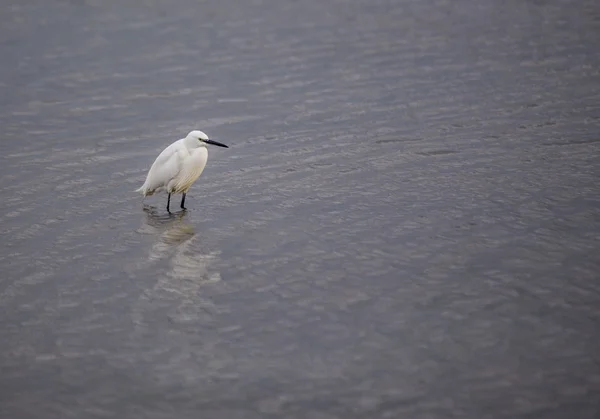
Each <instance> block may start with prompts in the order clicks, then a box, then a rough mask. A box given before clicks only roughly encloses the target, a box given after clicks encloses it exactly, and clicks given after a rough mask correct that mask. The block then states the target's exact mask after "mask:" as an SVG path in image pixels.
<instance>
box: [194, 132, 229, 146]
mask: <svg viewBox="0 0 600 419" xmlns="http://www.w3.org/2000/svg"><path fill="white" fill-rule="evenodd" d="M187 136H188V138H193V139H195V140H198V141H200V142H201V143H202V145H204V144H212V145H218V146H219V147H225V148H229V147H228V146H226V145H225V144H223V143H220V142H218V141H213V140H209V139H208V135H206V134H205V133H203V132H202V131H198V130H194V131H191V132H190V133H189V134H188V135H187Z"/></svg>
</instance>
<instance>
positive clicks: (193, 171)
mask: <svg viewBox="0 0 600 419" xmlns="http://www.w3.org/2000/svg"><path fill="white" fill-rule="evenodd" d="M206 144H213V145H218V146H221V147H227V146H226V145H225V144H221V143H218V142H216V141H212V140H209V139H208V136H207V135H206V134H205V133H203V132H202V131H198V130H194V131H191V132H190V133H189V134H188V135H187V137H185V138H182V139H181V140H177V141H175V142H174V143H173V144H171V145H170V146H168V147H167V148H165V149H164V150H163V151H162V153H160V154H159V155H158V157H157V158H156V160H155V161H154V163H153V164H152V166H151V167H150V170H149V171H148V175H147V176H146V181H145V182H144V184H143V185H142V186H141V187H140V188H139V189H137V190H136V192H139V193H141V194H142V195H144V196H145V197H146V196H150V195H153V194H155V193H157V192H166V193H168V194H169V197H168V200H167V211H169V204H170V201H171V194H172V193H180V194H183V196H182V199H181V208H184V203H185V194H186V193H187V191H188V190H189V189H190V187H191V186H192V184H193V183H194V182H195V181H196V179H198V177H200V175H201V174H202V171H203V170H204V167H205V166H206V161H207V160H208V150H207V149H206Z"/></svg>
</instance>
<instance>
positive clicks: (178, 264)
mask: <svg viewBox="0 0 600 419" xmlns="http://www.w3.org/2000/svg"><path fill="white" fill-rule="evenodd" d="M144 213H145V215H146V217H145V223H144V225H143V226H142V227H141V229H140V230H139V231H140V232H141V233H144V234H151V235H156V236H158V237H159V240H158V241H157V242H156V243H154V245H153V246H152V248H151V249H150V254H149V256H148V260H149V261H159V260H165V259H167V260H168V261H169V270H168V271H167V276H169V277H171V278H184V279H190V280H194V281H198V282H216V281H218V280H220V278H221V277H220V275H219V273H218V272H210V269H209V266H210V265H212V264H213V262H214V261H215V260H216V258H217V256H218V254H219V252H215V251H207V249H205V248H204V246H203V245H202V243H201V242H200V239H199V235H198V234H197V233H196V229H195V227H194V226H193V225H192V224H190V223H188V222H186V217H187V214H188V213H187V211H179V212H176V213H165V212H164V211H159V210H158V209H157V208H156V207H153V206H148V205H146V206H144Z"/></svg>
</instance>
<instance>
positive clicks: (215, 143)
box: [204, 140, 229, 148]
mask: <svg viewBox="0 0 600 419" xmlns="http://www.w3.org/2000/svg"><path fill="white" fill-rule="evenodd" d="M204 142H205V143H206V144H212V145H218V146H219V147H225V148H229V147H228V146H226V145H225V144H223V143H220V142H218V141H213V140H204Z"/></svg>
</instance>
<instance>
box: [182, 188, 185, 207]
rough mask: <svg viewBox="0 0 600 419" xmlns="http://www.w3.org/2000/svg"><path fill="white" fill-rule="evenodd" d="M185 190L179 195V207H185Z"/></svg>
mask: <svg viewBox="0 0 600 419" xmlns="http://www.w3.org/2000/svg"><path fill="white" fill-rule="evenodd" d="M184 205H185V192H184V193H183V194H182V195H181V209H185V206H184Z"/></svg>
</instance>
